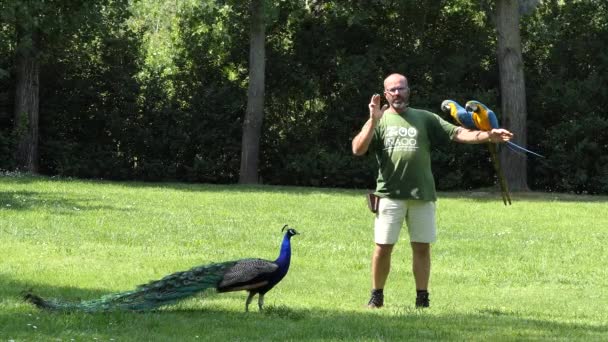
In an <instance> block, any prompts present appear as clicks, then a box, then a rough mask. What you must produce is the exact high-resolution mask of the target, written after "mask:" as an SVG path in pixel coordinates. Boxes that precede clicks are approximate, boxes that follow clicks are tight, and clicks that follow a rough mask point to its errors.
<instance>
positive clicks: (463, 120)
mask: <svg viewBox="0 0 608 342" xmlns="http://www.w3.org/2000/svg"><path fill="white" fill-rule="evenodd" d="M441 110H442V111H443V112H444V113H449V114H450V115H451V116H452V118H453V119H454V121H456V123H458V124H459V125H460V126H462V127H465V128H468V129H475V128H476V127H475V123H474V122H473V116H472V115H471V113H469V112H467V111H466V110H465V109H464V108H463V107H462V106H461V105H459V104H458V102H456V101H452V100H445V101H443V102H442V103H441Z"/></svg>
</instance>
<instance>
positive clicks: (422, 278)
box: [411, 242, 431, 307]
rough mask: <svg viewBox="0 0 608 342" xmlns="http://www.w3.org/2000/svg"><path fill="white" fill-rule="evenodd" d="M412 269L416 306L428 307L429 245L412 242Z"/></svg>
mask: <svg viewBox="0 0 608 342" xmlns="http://www.w3.org/2000/svg"><path fill="white" fill-rule="evenodd" d="M411 245H412V271H413V272H414V280H415V282H416V307H429V293H428V288H429V278H430V276H431V245H430V244H429V243H421V242H412V243H411Z"/></svg>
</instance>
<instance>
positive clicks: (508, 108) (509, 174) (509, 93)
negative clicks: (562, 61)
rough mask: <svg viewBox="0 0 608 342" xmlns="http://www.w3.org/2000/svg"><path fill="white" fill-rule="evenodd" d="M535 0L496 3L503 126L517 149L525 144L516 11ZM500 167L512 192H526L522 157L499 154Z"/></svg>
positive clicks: (529, 6)
mask: <svg viewBox="0 0 608 342" xmlns="http://www.w3.org/2000/svg"><path fill="white" fill-rule="evenodd" d="M537 4H538V1H537V0H520V1H518V0H497V1H496V12H495V13H496V14H495V23H496V32H497V36H498V50H497V58H498V67H499V73H500V94H501V111H502V114H503V115H502V121H503V126H504V127H506V128H507V129H509V130H510V131H512V132H513V133H514V134H515V140H516V141H517V143H518V144H519V145H522V146H526V142H527V129H526V126H527V125H526V121H527V116H528V115H527V112H526V85H525V80H524V63H523V58H522V52H521V51H522V49H521V37H520V30H519V20H520V10H522V11H524V12H528V11H530V10H533V9H534V7H535V6H536V5H537ZM500 160H501V165H502V167H503V170H504V172H505V177H506V179H507V182H508V184H509V186H510V188H511V190H514V191H528V190H529V188H528V181H527V179H528V173H527V159H526V156H525V155H523V154H516V153H511V152H509V151H506V150H503V151H502V153H501V154H500Z"/></svg>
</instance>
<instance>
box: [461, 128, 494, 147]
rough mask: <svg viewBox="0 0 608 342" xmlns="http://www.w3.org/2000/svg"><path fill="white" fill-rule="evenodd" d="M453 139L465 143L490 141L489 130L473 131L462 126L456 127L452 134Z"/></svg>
mask: <svg viewBox="0 0 608 342" xmlns="http://www.w3.org/2000/svg"><path fill="white" fill-rule="evenodd" d="M454 141H456V142H460V143H465V144H483V143H487V142H490V132H487V131H473V130H470V129H466V128H463V127H458V131H457V132H456V135H455V136H454Z"/></svg>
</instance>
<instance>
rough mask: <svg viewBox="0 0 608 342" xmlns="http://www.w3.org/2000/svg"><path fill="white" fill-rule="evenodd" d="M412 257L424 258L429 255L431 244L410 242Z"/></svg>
mask: <svg viewBox="0 0 608 342" xmlns="http://www.w3.org/2000/svg"><path fill="white" fill-rule="evenodd" d="M412 252H413V253H414V256H420V257H426V256H428V255H430V253H431V244H430V243H423V242H412Z"/></svg>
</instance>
